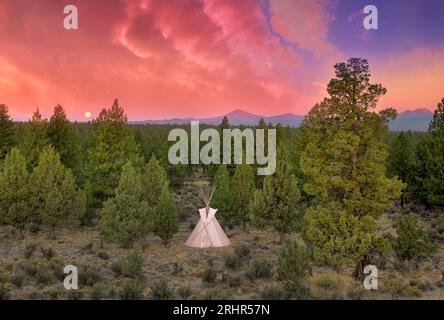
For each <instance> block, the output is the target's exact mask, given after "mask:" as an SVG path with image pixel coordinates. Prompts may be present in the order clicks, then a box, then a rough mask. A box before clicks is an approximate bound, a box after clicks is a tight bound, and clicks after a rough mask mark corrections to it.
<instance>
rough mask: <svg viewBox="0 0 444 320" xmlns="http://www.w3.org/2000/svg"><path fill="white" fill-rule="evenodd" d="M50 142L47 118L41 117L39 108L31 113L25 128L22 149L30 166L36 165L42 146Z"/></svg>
mask: <svg viewBox="0 0 444 320" xmlns="http://www.w3.org/2000/svg"><path fill="white" fill-rule="evenodd" d="M49 144H50V141H49V139H48V120H47V119H43V117H42V115H41V113H40V111H39V109H38V108H37V110H36V111H35V112H34V113H33V115H32V118H31V119H30V120H29V121H28V123H27V125H26V129H25V135H24V139H23V145H22V150H23V153H24V154H25V156H26V159H27V160H28V165H29V167H30V168H34V167H35V166H36V165H37V162H38V159H39V156H40V153H41V152H42V150H43V148H44V147H45V146H47V145H49Z"/></svg>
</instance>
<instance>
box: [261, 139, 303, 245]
mask: <svg viewBox="0 0 444 320" xmlns="http://www.w3.org/2000/svg"><path fill="white" fill-rule="evenodd" d="M288 161H289V160H288V152H287V150H286V149H285V147H284V146H280V147H279V150H278V155H277V166H276V172H275V174H274V175H269V176H266V177H265V179H264V186H263V192H262V195H257V197H263V207H259V205H257V204H256V206H255V208H256V211H255V212H253V215H254V218H253V221H256V224H258V222H259V226H263V225H269V226H272V227H273V228H274V229H275V230H276V231H277V232H279V242H280V243H282V242H283V240H284V237H285V235H286V234H288V233H290V232H291V231H294V230H296V229H297V228H298V227H300V226H301V225H302V219H303V214H302V213H301V210H300V208H299V204H298V202H299V198H300V192H299V189H298V186H297V182H296V177H295V176H294V174H292V173H291V169H290V165H289V162H288ZM256 201H257V202H260V201H262V200H261V199H260V198H257V199H256Z"/></svg>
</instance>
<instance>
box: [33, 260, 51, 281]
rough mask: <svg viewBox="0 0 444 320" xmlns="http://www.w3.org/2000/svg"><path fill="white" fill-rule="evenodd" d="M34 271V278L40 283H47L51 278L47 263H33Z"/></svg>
mask: <svg viewBox="0 0 444 320" xmlns="http://www.w3.org/2000/svg"><path fill="white" fill-rule="evenodd" d="M34 273H35V274H34V278H35V279H36V280H37V281H38V282H39V283H40V284H41V285H48V284H49V283H50V282H51V281H52V280H53V278H52V272H51V268H50V266H49V265H48V263H44V262H38V263H37V265H35V272H34Z"/></svg>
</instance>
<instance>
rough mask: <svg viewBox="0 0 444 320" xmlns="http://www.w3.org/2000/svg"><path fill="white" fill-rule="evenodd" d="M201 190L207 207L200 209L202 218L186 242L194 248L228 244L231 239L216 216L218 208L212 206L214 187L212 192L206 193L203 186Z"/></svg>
mask: <svg viewBox="0 0 444 320" xmlns="http://www.w3.org/2000/svg"><path fill="white" fill-rule="evenodd" d="M200 191H201V194H202V197H203V200H204V202H205V208H202V209H199V213H200V220H199V222H198V223H197V225H196V227H195V228H194V230H193V232H192V233H191V234H190V236H189V237H188V240H187V241H186V242H185V244H186V245H187V246H189V247H194V248H210V247H224V246H228V245H229V244H230V240H229V239H228V238H227V236H226V235H225V232H224V231H223V230H222V228H221V226H220V224H219V222H218V221H217V219H216V216H215V215H216V211H217V209H213V208H211V207H210V201H211V197H212V196H213V192H214V189H213V190H212V191H211V194H208V193H207V194H205V193H204V192H203V190H202V188H201V189H200Z"/></svg>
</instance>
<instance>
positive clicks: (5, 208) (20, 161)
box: [0, 148, 30, 238]
mask: <svg viewBox="0 0 444 320" xmlns="http://www.w3.org/2000/svg"><path fill="white" fill-rule="evenodd" d="M28 180H29V173H28V171H27V169H26V160H25V158H24V157H23V156H22V155H21V153H20V151H19V150H18V149H17V148H13V149H11V151H10V152H9V153H8V154H7V155H6V158H5V161H4V164H3V167H2V168H1V171H0V222H2V223H4V224H6V225H11V226H13V227H15V228H16V229H18V230H19V232H20V236H21V237H22V238H23V230H24V228H25V226H26V224H27V222H28V221H29V214H30V207H29V188H28Z"/></svg>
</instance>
